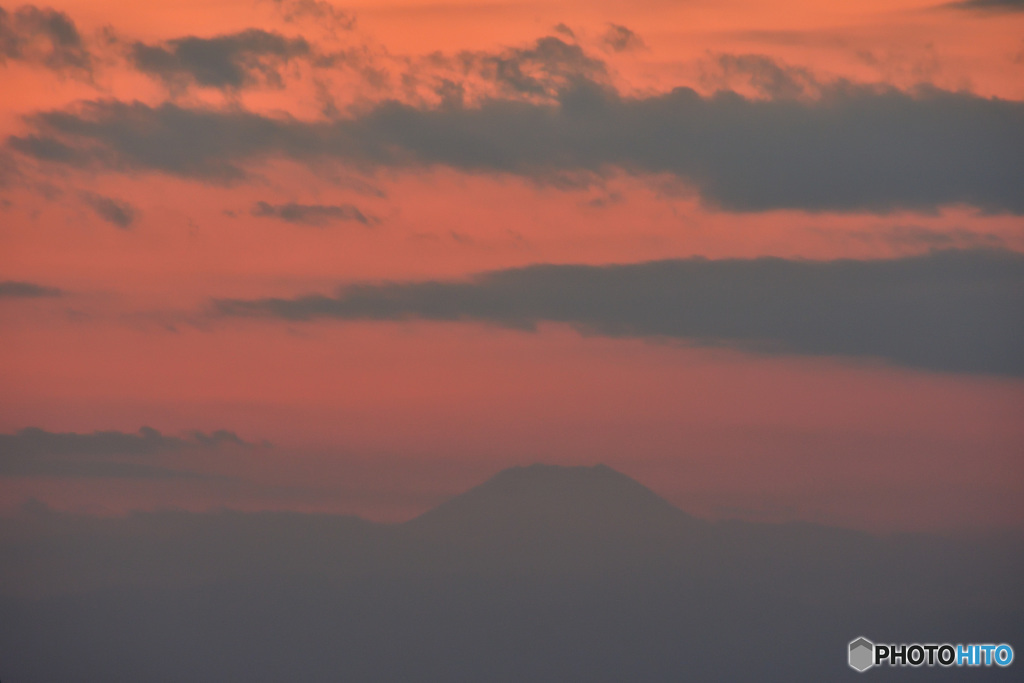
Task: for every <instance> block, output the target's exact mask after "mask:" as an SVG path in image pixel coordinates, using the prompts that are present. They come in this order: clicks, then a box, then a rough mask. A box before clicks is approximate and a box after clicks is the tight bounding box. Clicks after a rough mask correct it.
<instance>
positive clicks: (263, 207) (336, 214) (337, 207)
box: [251, 201, 376, 226]
mask: <svg viewBox="0 0 1024 683" xmlns="http://www.w3.org/2000/svg"><path fill="white" fill-rule="evenodd" d="M251 213H252V215H253V216H261V217H268V218H278V219H280V220H283V221H286V222H288V223H301V224H303V225H316V226H320V225H325V224H327V223H331V222H333V221H355V222H357V223H362V224H363V225H370V224H371V223H375V222H376V221H375V219H373V218H372V217H369V216H367V215H366V214H364V213H363V212H362V211H360V210H359V209H358V208H357V207H355V206H353V205H352V204H298V203H296V202H288V203H285V204H270V203H268V202H262V201H261V202H256V203H255V204H254V205H253V207H252V211H251Z"/></svg>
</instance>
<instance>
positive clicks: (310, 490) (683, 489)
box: [0, 0, 1024, 530]
mask: <svg viewBox="0 0 1024 683" xmlns="http://www.w3.org/2000/svg"><path fill="white" fill-rule="evenodd" d="M51 6H52V7H53V8H54V9H56V10H59V11H62V12H65V13H66V15H67V17H69V18H70V19H71V20H73V21H74V22H75V24H76V26H77V27H78V30H79V32H80V33H81V35H82V37H83V40H84V41H85V43H84V44H85V45H86V47H87V48H88V49H89V50H90V51H91V54H92V55H93V62H92V64H93V67H92V71H91V73H85V72H82V71H75V70H74V69H53V68H48V67H47V66H45V65H44V64H41V63H39V62H38V60H37V61H35V62H33V61H32V60H31V59H28V58H22V57H19V56H18V55H7V58H6V60H5V61H3V60H0V129H2V134H3V138H4V140H8V139H9V138H11V136H29V135H42V134H43V133H42V132H40V130H41V129H40V128H38V127H37V124H35V123H33V119H32V116H33V114H35V113H37V112H42V111H52V110H69V111H70V110H73V108H74V106H75V103H76V102H81V101H92V100H97V101H122V102H133V101H136V100H138V101H141V102H144V103H146V104H147V105H150V106H153V107H157V106H159V105H160V104H161V103H165V102H172V103H174V104H176V105H177V106H180V107H183V108H193V109H196V110H202V111H216V112H220V113H224V112H237V111H245V112H256V113H260V114H262V115H265V116H268V117H271V118H274V119H275V120H283V121H289V120H295V121H300V122H310V121H323V120H326V119H330V118H331V117H332V116H334V117H341V118H344V117H346V116H353V117H358V116H360V115H361V114H360V113H361V112H363V111H366V110H367V109H372V107H373V106H374V104H375V103H380V102H384V101H389V100H390V101H398V102H403V103H405V104H407V105H409V106H411V107H414V108H415V107H419V108H421V109H423V110H425V111H429V110H430V107H434V106H438V105H437V102H436V101H435V99H436V93H434V91H433V90H431V88H434V87H435V86H436V85H437V84H438V83H440V82H441V79H449V80H451V79H457V78H462V79H464V82H461V85H462V86H463V87H464V88H465V92H466V93H467V96H468V97H469V98H470V99H469V100H467V102H468V103H467V104H466V106H467V107H472V106H475V103H474V100H473V99H472V98H473V97H474V96H476V97H478V98H480V99H481V100H483V99H486V98H488V97H504V96H505V95H503V94H502V92H501V91H500V90H496V88H500V84H496V83H494V82H491V81H489V80H488V79H487V77H486V75H482V74H481V73H476V72H471V71H462V72H460V68H461V67H460V66H459V64H461V62H459V61H458V59H469V58H468V57H466V55H467V54H469V53H473V54H476V55H477V57H476V58H478V59H484V57H481V55H489V56H494V55H506V56H507V55H508V54H509V51H510V50H515V49H517V48H521V49H528V48H530V47H531V46H533V45H534V43H535V41H536V40H537V39H539V38H542V37H544V36H552V35H554V36H558V37H559V39H560V40H563V41H564V42H565V43H566V44H567V45H569V44H571V45H576V46H578V47H579V48H580V49H581V51H582V54H585V55H587V56H589V58H591V59H592V60H595V61H599V62H600V63H602V64H603V68H604V69H605V70H606V77H607V83H606V84H605V85H606V86H607V87H608V88H611V89H613V90H614V92H616V93H618V94H620V95H621V96H622V97H632V98H640V99H642V98H651V97H655V96H657V95H658V94H661V93H666V92H668V91H671V90H672V89H673V88H677V87H692V88H694V89H695V90H696V91H697V92H699V93H701V94H702V95H711V94H712V93H714V92H715V91H718V90H729V89H733V90H735V91H736V92H737V93H739V94H740V95H742V96H744V97H747V98H749V99H753V100H761V99H766V100H771V99H773V98H778V97H782V96H781V95H779V94H777V93H771V92H767V91H765V90H763V89H759V88H758V87H757V82H756V77H752V76H751V73H749V72H742V71H734V72H729V71H728V69H727V68H726V67H725V66H723V65H724V64H727V63H728V61H727V60H726V59H723V58H722V56H723V55H725V56H737V55H747V56H750V55H756V56H758V57H759V58H764V59H765V60H766V61H764V62H762V63H764V64H767V63H771V64H774V65H776V66H779V67H780V68H782V69H784V70H786V73H787V74H790V75H793V74H795V75H796V76H795V77H796V78H797V79H798V80H799V79H806V81H802V82H805V85H807V90H806V91H805V92H802V93H800V94H799V95H798V96H797V97H796V101H797V102H803V103H804V104H807V103H808V102H813V101H814V100H815V98H816V97H818V96H820V95H821V92H825V91H827V90H828V88H830V87H835V86H836V84H837V83H843V82H851V83H853V84H859V85H863V86H871V87H875V88H879V89H884V88H892V89H894V90H896V91H899V92H918V91H921V90H922V89H923V88H929V87H930V88H935V89H939V90H941V91H948V92H954V93H961V94H966V95H969V96H971V97H974V98H976V99H978V100H980V101H986V100H988V99H989V98H997V99H998V100H1001V101H1006V102H1010V103H1013V104H1014V105H1019V104H1020V102H1021V101H1022V100H1024V39H1022V36H1024V12H1009V13H992V12H977V11H966V10H953V9H941V8H940V9H937V8H936V7H934V6H932V5H930V4H929V3H924V2H920V1H916V2H915V1H906V2H883V1H874V2H857V3H853V2H849V3H816V2H795V1H786V2H781V3H770V4H766V3H755V2H749V1H746V0H735V1H730V2H704V1H702V0H695V1H693V2H669V1H667V0H656V1H649V2H642V3H636V2H621V1H617V0H616V1H612V0H600V1H597V2H543V3H539V2H514V1H508V2H504V1H503V2H472V1H470V0H465V1H456V2H432V1H420V0H410V1H409V2H357V3H354V4H349V5H346V6H339V7H340V8H341V10H342V11H343V12H344V13H345V15H344V16H347V17H349V18H354V20H355V21H354V24H353V25H352V28H349V29H345V28H337V29H336V30H334V31H333V33H332V31H331V30H330V28H331V27H330V26H329V25H328V24H327V23H326V20H325V19H324V18H323V14H322V13H321V15H320V16H319V17H315V16H312V15H309V14H306V15H301V14H300V15H298V16H297V17H296V18H295V19H294V20H292V21H287V20H286V19H285V18H283V14H282V11H281V9H280V7H278V4H277V3H275V2H273V1H272V0H257V1H255V2H253V1H251V0H230V1H227V0H218V1H216V2H210V1H208V0H204V1H203V2H198V1H192V0H188V1H185V2H178V3H171V4H164V5H148V4H145V3H143V4H139V3H127V2H120V1H117V0H99V1H97V0H89V1H88V2H85V1H81V0H78V1H74V0H66V1H63V2H60V1H56V2H53V3H51ZM289 6H290V5H289ZM311 6H313V5H311V4H309V3H307V5H296V6H295V7H299V8H301V7H311ZM3 7H4V9H5V10H7V12H8V15H9V16H13V13H14V12H15V9H16V7H15V6H11V5H4V6H3ZM322 9H323V8H322V7H321V10H322ZM338 16H341V15H338ZM559 24H561V25H564V27H566V28H567V29H568V30H569V31H571V33H572V34H573V36H574V37H573V38H570V37H569V33H568V32H566V31H564V30H563V31H562V32H558V31H556V29H555V27H556V25H559ZM612 24H614V25H618V26H622V27H626V28H628V29H629V30H630V31H632V32H633V33H634V34H635V37H636V39H635V42H633V43H631V44H630V45H629V46H628V47H626V48H624V49H622V50H621V51H616V50H615V49H613V47H611V45H610V44H609V43H607V42H605V41H604V37H605V36H606V33H607V31H608V30H609V27H610V25H612ZM250 28H260V29H263V30H267V31H277V32H280V33H281V34H283V35H285V36H289V37H293V38H294V37H297V36H302V37H304V38H305V39H306V40H307V41H308V42H309V43H310V44H311V45H313V46H314V47H315V49H316V50H318V51H320V52H322V53H324V54H326V53H328V52H332V51H339V50H349V51H351V53H352V54H355V55H358V58H353V60H355V61H354V62H353V63H358V64H359V65H360V66H359V68H358V69H356V68H354V67H352V68H349V67H334V66H322V65H321V66H316V65H313V64H312V63H311V62H309V61H302V60H301V59H296V60H294V61H289V62H288V63H287V64H285V65H284V66H282V67H281V68H280V71H279V72H275V73H279V74H280V76H281V79H282V80H281V82H280V83H279V84H275V83H272V82H269V81H268V82H257V83H255V84H250V85H247V86H246V87H242V88H237V89H232V88H215V87H200V86H197V85H196V84H195V83H192V84H184V85H181V84H179V86H178V87H171V86H168V85H167V83H164V82H161V81H160V80H159V79H158V78H155V77H153V76H151V75H147V74H146V73H144V72H143V71H141V70H139V69H137V68H134V67H133V66H132V65H131V64H130V63H129V61H128V60H127V58H126V54H127V52H128V50H129V49H130V45H132V44H133V43H134V42H135V41H143V42H145V43H148V44H154V45H155V44H158V43H161V42H162V41H173V40H174V39H176V38H180V37H184V36H199V37H203V38H209V37H213V36H217V35H225V34H232V33H236V32H239V31H243V30H246V29H250ZM26 30H27V29H26ZM37 38H38V37H37ZM574 41H575V42H574ZM44 47H45V46H44ZM460 54H462V57H460ZM438 55H440V57H439V56H438ZM276 68H277V67H275V69H276ZM360 69H363V70H360ZM371 71H372V72H373V73H374V74H376V76H373V75H372V74H371V73H370V72H371ZM368 74H369V75H368ZM256 78H257V80H259V78H261V77H260V76H257V77H256ZM752 78H755V80H752ZM375 79H376V80H375ZM819 90H820V91H821V92H819ZM328 96H329V97H330V99H331V101H332V102H333V105H334V107H335V110H336V112H335V113H331V112H330V111H329V110H328V108H327V106H326V105H325V102H326V101H327V97H328ZM531 97H533V98H534V100H531V99H530V98H531ZM432 98H434V99H432ZM523 98H524V99H523V101H524V102H533V101H535V100H536V98H540V101H544V100H543V98H544V95H530V96H527V95H524V96H523ZM808 106H810V105H808ZM69 108H71V109H69ZM11 139H13V138H11ZM5 159H12V160H13V161H12V162H11V163H13V164H16V168H17V170H16V172H15V173H14V174H13V175H11V176H10V177H8V178H7V179H6V180H4V176H2V175H0V281H18V282H31V283H36V284H39V285H42V286H47V287H55V288H59V289H60V290H62V291H63V292H64V295H63V296H60V297H56V298H53V297H42V298H25V299H21V298H13V297H12V298H0V337H2V340H3V348H4V353H3V354H0V433H5V434H7V433H14V432H17V431H18V430H21V429H24V428H27V427H39V428H42V429H46V430H49V431H55V432H76V433H89V432H93V431H96V430H119V431H124V432H135V431H136V430H138V429H139V428H140V427H141V426H144V425H146V426H151V427H154V428H157V429H159V430H161V431H162V432H165V433H172V434H177V433H181V432H187V431H189V430H195V429H199V430H204V431H209V430H217V429H228V430H232V431H235V432H237V433H238V434H239V436H240V437H242V438H243V439H245V440H246V441H250V442H254V443H259V442H262V441H264V440H266V441H269V442H271V444H272V445H270V446H265V447H260V448H256V449H254V450H245V449H241V450H240V451H238V452H235V451H231V452H225V453H219V452H218V453H203V454H200V455H196V454H190V455H188V456H187V457H186V458H185V459H184V460H181V461H180V464H181V466H182V467H185V468H193V469H196V470H199V471H203V472H207V473H215V474H218V475H221V476H225V477H230V480H224V481H219V480H218V481H214V480H204V481H202V482H198V483H197V482H190V481H187V480H174V481H157V482H152V481H133V480H128V479H125V480H104V479H101V478H93V479H88V478H86V479H61V478H59V477H46V476H33V477H24V476H6V477H5V476H3V473H2V472H3V471H2V470H0V507H3V508H6V509H9V508H11V507H12V506H16V505H19V504H21V503H23V502H24V501H25V500H27V499H29V498H31V497H37V498H40V499H42V500H44V501H46V502H47V503H48V504H50V505H53V506H55V507H62V508H72V509H83V510H92V511H100V512H105V513H111V512H122V511H124V510H127V509H131V508H135V507H144V508H153V507H166V506H180V507H188V508H198V509H204V508H207V507H216V506H222V505H226V506H230V507H239V508H245V509H254V508H264V507H268V508H292V509H317V510H332V511H340V512H354V513H357V514H364V515H367V516H370V517H372V518H376V519H391V520H394V519H404V518H407V517H409V516H411V515H413V514H415V513H417V512H419V511H422V510H423V509H425V508H426V507H427V506H429V505H431V504H433V503H436V502H437V501H439V500H441V499H443V498H444V497H445V496H447V495H451V494H453V493H455V492H458V491H460V490H463V489H465V488H466V487H468V486H470V485H472V484H474V483H476V482H478V481H480V480H482V479H484V478H486V477H487V476H489V475H490V474H492V473H493V472H495V471H497V470H498V469H500V468H502V467H506V466H509V465H512V464H520V463H528V462H533V461H550V462H564V463H593V462H606V463H608V464H610V465H612V466H614V467H616V468H618V469H620V470H622V471H624V472H626V473H628V474H630V475H633V476H635V477H637V478H638V479H639V480H640V481H642V482H643V483H645V484H647V485H649V486H651V487H652V488H654V489H655V490H656V491H658V492H659V493H661V494H663V495H665V496H666V497H668V498H669V499H670V500H671V501H672V502H674V503H676V504H678V505H679V506H681V507H683V508H684V509H687V510H690V511H693V512H695V513H698V514H702V515H707V516H716V517H722V516H740V517H744V518H751V519H772V520H778V519H806V520H813V521H823V522H828V523H837V524H842V525H846V526H853V527H863V528H872V529H884V530H892V529H936V528H939V529H951V528H975V527H980V528H985V527H1002V526H1020V525H1021V524H1024V463H1022V461H1021V454H1022V452H1024V427H1022V425H1024V420H1022V419H1021V418H1022V417H1024V383H1022V382H1021V379H1020V377H1013V376H1007V377H1003V376H985V375H971V374H968V373H943V372H932V371H928V370H922V369H913V368H901V367H895V366H893V365H892V364H887V363H886V362H884V361H880V360H877V359H867V360H865V359H855V360H851V359H849V358H841V357H830V356H824V357H801V356H798V355H795V354H781V355H756V354H751V353H744V352H741V351H736V350H722V349H717V350H716V349H708V348H693V347H692V345H688V344H686V343H667V342H665V341H664V340H661V341H651V340H646V339H635V338H606V337H601V336H585V335H581V334H579V333H578V332H575V331H573V330H571V329H570V328H568V327H567V326H564V325H558V324H544V325H541V327H540V328H539V330H537V331H535V332H528V331H515V330H508V329H499V328H496V327H493V326H488V325H485V324H482V323H479V322H465V323H431V322H423V321H419V322H417V321H406V322H361V321H345V322H338V321H333V322H332V321H317V322H294V321H293V322H287V321H275V320H218V319H216V318H211V317H210V314H209V313H210V311H209V305H210V303H209V302H210V301H211V300H213V299H223V298H231V299H247V298H260V297H291V296H297V295H302V294H306V293H310V292H315V293H329V292H331V291H333V290H334V289H335V288H336V287H337V286H338V285H340V284H345V283H352V282H365V281H370V282H379V281H384V280H387V281H407V280H425V279H450V278H460V277H465V276H468V275H471V274H474V273H479V272H483V271H489V270H498V269H503V268H512V267H518V266H525V265H529V264H538V263H586V264H609V263H640V262H645V261H653V260H659V259H677V258H688V257H692V256H701V257H706V258H709V259H724V258H742V259H752V258H757V257H761V256H777V257H783V258H786V259H811V260H822V261H827V260H832V259H840V258H855V259H891V258H897V257H906V256H910V255H915V254H925V253H928V252H929V250H931V249H934V248H936V246H938V247H941V248H961V249H965V248H972V247H998V248H1001V249H1004V250H1008V251H1016V252H1024V220H1022V218H1021V215H1020V214H1019V213H1014V211H1013V210H1002V211H998V210H996V211H992V210H986V209H985V208H984V207H979V206H972V205H970V204H964V203H963V202H951V203H948V204H942V205H940V206H935V207H932V208H929V209H899V210H894V211H888V212H879V211H871V210H868V209H864V210H835V209H820V208H817V207H809V208H806V209H803V208H784V209H771V210H753V211H735V210H730V209H729V208H728V207H722V206H719V205H716V203H715V202H714V201H711V200H710V199H709V198H708V197H707V196H702V195H701V194H700V192H699V191H698V190H697V189H696V188H694V187H693V186H692V185H690V184H688V183H687V182H686V180H685V178H679V177H675V176H673V175H672V174H671V173H657V172H651V171H649V170H645V169H642V168H640V169H637V168H621V167H609V168H606V169H604V170H603V171H602V173H601V174H599V177H596V178H591V179H590V180H591V182H590V183H589V184H578V185H575V186H573V185H571V184H565V183H559V182H549V181H545V180H544V179H538V178H536V177H528V175H523V174H517V173H500V172H488V171H484V170H472V169H465V168H461V169H460V168H457V167H453V166H451V165H446V164H445V163H434V164H424V165H420V166H401V165H396V166H393V167H387V166H381V167H376V168H368V167H367V166H366V165H365V164H360V163H359V162H358V161H353V162H351V163H346V162H345V161H333V160H324V159H312V160H310V159H307V158H292V159H288V158H283V157H275V156H274V155H273V154H271V153H266V154H257V155H256V156H254V157H252V158H246V159H245V160H244V161H243V162H241V163H243V164H244V166H245V170H246V172H247V173H248V177H246V178H245V179H242V180H234V181H230V182H225V181H223V180H218V179H215V178H202V177H181V176H180V175H179V176H176V175H172V174H170V173H167V172H163V171H161V170H160V169H158V168H151V169H145V168H132V167H128V166H124V165H122V166H117V165H116V164H115V165H113V166H111V167H106V168H100V167H97V166H92V167H89V166H86V167H76V166H74V165H63V166H62V165H60V164H59V163H50V162H49V161H47V160H45V159H40V158H30V157H29V155H26V154H24V153H23V151H19V150H18V149H17V148H16V147H15V146H12V143H10V142H9V141H8V142H6V143H5V146H4V147H2V148H0V171H2V169H3V166H2V163H3V162H4V160H5ZM96 198H107V199H113V200H115V202H116V203H120V204H121V205H128V206H130V208H131V210H132V211H133V212H134V218H132V219H131V220H128V221H127V223H128V224H127V225H124V226H120V227H119V226H118V225H116V224H115V222H114V221H112V220H111V219H110V218H109V217H108V218H106V219H104V217H103V215H101V212H99V210H98V209H97V208H96V202H97V201H98V200H97V199H96ZM261 201H262V202H267V203H269V204H271V205H275V206H284V205H287V204H288V203H296V204H300V205H310V206H311V205H318V206H335V207H337V206H343V205H344V206H347V205H352V206H354V207H358V210H359V211H360V212H362V214H363V215H364V216H366V217H367V221H366V222H365V224H364V223H363V222H359V221H356V220H333V221H332V220H326V221H323V222H320V223H317V224H299V223H291V222H288V221H285V220H278V219H275V218H274V217H269V216H265V215H258V211H257V210H256V208H255V207H256V206H257V205H258V202H261ZM168 462H171V461H168ZM174 462H178V461H174ZM176 466H177V465H176ZM879 472H883V473H884V474H885V476H883V477H878V476H876V474H877V473H879ZM225 481H227V482H228V483H225Z"/></svg>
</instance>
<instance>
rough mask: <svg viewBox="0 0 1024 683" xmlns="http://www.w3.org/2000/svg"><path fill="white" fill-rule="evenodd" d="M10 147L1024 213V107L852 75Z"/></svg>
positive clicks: (576, 89)
mask: <svg viewBox="0 0 1024 683" xmlns="http://www.w3.org/2000/svg"><path fill="white" fill-rule="evenodd" d="M27 123H28V124H29V127H30V129H31V130H30V132H28V133H27V134H26V135H24V136H12V137H10V138H8V146H9V147H10V148H12V149H14V150H16V151H19V152H21V153H23V154H25V155H28V156H32V157H35V158H37V159H40V160H44V161H49V162H50V163H54V164H64V165H71V166H77V167H82V168H94V169H98V170H113V171H130V170H152V171H162V172H166V173H171V174H174V175H179V176H186V177H193V178H198V179H203V180H213V181H217V182H230V181H238V180H241V179H244V178H245V177H246V167H247V165H248V164H251V163H254V162H258V161H260V160H262V159H265V158H268V157H284V158H290V159H294V160H299V161H305V162H313V161H321V160H325V159H333V160H336V161H340V162H342V163H348V164H352V165H355V166H357V167H362V168H366V169H373V168H378V167H391V168H394V167H403V168H429V167H432V166H447V167H451V168H455V169H458V170H462V171H466V172H492V173H508V174H517V175H521V176H527V177H531V178H536V179H540V180H544V179H548V178H552V177H558V176H560V175H562V176H564V174H566V173H569V174H572V173H580V174H593V173H605V172H608V171H609V170H612V169H621V170H625V171H626V172H630V173H669V174H673V175H675V176H677V177H679V178H681V179H683V180H684V181H687V182H689V183H692V184H693V185H694V186H696V188H697V189H698V190H699V192H700V193H701V196H702V197H703V198H704V199H705V200H706V201H708V202H710V203H712V204H715V205H719V206H721V207H723V208H725V209H728V210H733V211H759V210H768V209H804V210H811V211H874V212H887V211H893V210H899V209H917V210H933V209H935V208H936V207H938V206H942V205H948V204H955V203H966V204H970V205H973V206H976V207H979V208H981V209H982V210H986V211H993V212H1011V213H1017V214H1021V213H1024V193H1022V192H1020V179H1021V178H1024V103H1022V102H1017V101H1007V100H998V99H990V98H982V97H977V96H974V95H971V94H968V93H954V92H948V91H942V90H937V89H921V90H920V91H918V92H916V93H907V92H902V91H897V90H892V89H879V88H869V87H866V86H853V85H849V84H838V85H834V86H830V87H828V88H824V89H823V92H822V94H821V97H820V98H819V99H817V100H805V99H795V98H780V99H769V100H754V99H746V98H743V97H741V96H739V95H737V94H735V93H732V92H720V93H718V94H716V95H714V96H709V97H703V96H701V95H699V94H698V93H696V92H695V91H693V90H691V89H688V88H678V89H676V90H673V91H671V92H669V93H665V94H662V95H655V96H650V97H646V98H627V97H623V96H620V95H618V94H616V93H614V92H612V91H610V90H608V89H607V88H604V87H602V86H599V85H597V84H595V83H593V82H591V81H588V80H586V79H585V78H582V77H581V78H578V79H571V81H570V82H569V83H568V84H567V85H566V86H565V87H564V89H562V90H561V91H560V92H559V93H558V96H557V99H556V100H555V101H554V102H550V103H546V104H545V103H536V102H526V101H522V100H518V99H514V98H512V99H490V100H486V101H484V102H483V103H481V104H480V105H479V106H467V105H463V104H459V103H454V104H453V103H449V104H447V105H445V106H442V107H439V108H435V109H423V108H417V107H413V106H410V105H406V104H402V103H399V102H395V101H389V102H385V103H382V104H379V105H377V106H375V107H374V108H372V109H369V110H367V111H365V112H363V113H361V114H356V115H353V116H351V117H349V118H344V119H339V120H332V121H300V120H297V119H293V118H284V117H281V118H272V117H268V116H263V115H260V114H256V113H251V112H246V111H239V110H216V109H202V108H188V107H183V106H179V105H176V104H172V103H165V104H162V105H160V106H157V107H151V106H149V105H146V104H142V103H139V102H134V103H125V102H119V101H114V100H100V101H92V102H85V103H82V104H80V105H79V106H77V107H74V108H72V109H68V110H63V111H48V112H40V113H37V114H35V115H33V116H31V117H29V118H28V119H27Z"/></svg>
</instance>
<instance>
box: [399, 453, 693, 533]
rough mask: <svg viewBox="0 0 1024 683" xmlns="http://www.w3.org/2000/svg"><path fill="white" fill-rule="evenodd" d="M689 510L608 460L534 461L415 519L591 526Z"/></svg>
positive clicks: (448, 523)
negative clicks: (599, 462)
mask: <svg viewBox="0 0 1024 683" xmlns="http://www.w3.org/2000/svg"><path fill="white" fill-rule="evenodd" d="M683 519H688V516H687V515H686V514H685V513H683V512H682V511H681V510H679V509H678V508H676V507H673V506H672V505H671V504H669V503H668V502H667V501H665V500H664V499H662V498H661V497H659V496H658V495H657V494H655V493H654V492H653V491H651V490H650V489H648V488H647V487H646V486H644V485H643V484H640V483H639V482H637V481H636V480H634V479H631V478H630V477H628V476H626V475H625V474H622V473H621V472H618V471H616V470H614V469H612V468H610V467H608V466H607V465H594V466H592V467H569V466H561V465H545V464H534V465H528V466H520V467H512V468H509V469H507V470H503V471H502V472H499V473H498V474H496V475H495V476H494V477H492V478H491V479H489V480H487V481H486V482H484V483H483V484H480V485H479V486H477V487H475V488H472V489H470V490H469V491H467V492H466V493H463V494H462V495H459V496H456V497H455V498H452V499H451V500H449V501H447V502H445V503H442V504H441V505H439V506H438V507H436V508H434V509H433V510H431V511H429V512H427V513H426V514H424V515H422V516H421V517H419V518H417V519H416V520H414V523H415V524H417V525H424V526H443V527H457V528H462V529H466V528H476V529H478V530H483V529H486V528H492V529H507V528H509V527H512V526H515V527H520V526H529V527H536V526H541V527H550V528H573V529H580V530H584V529H591V528H594V529H595V530H596V527H604V528H611V527H619V528H621V527H623V526H630V527H632V526H641V527H643V526H649V525H652V524H663V523H665V522H666V521H671V522H679V521H682V520H683Z"/></svg>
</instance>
